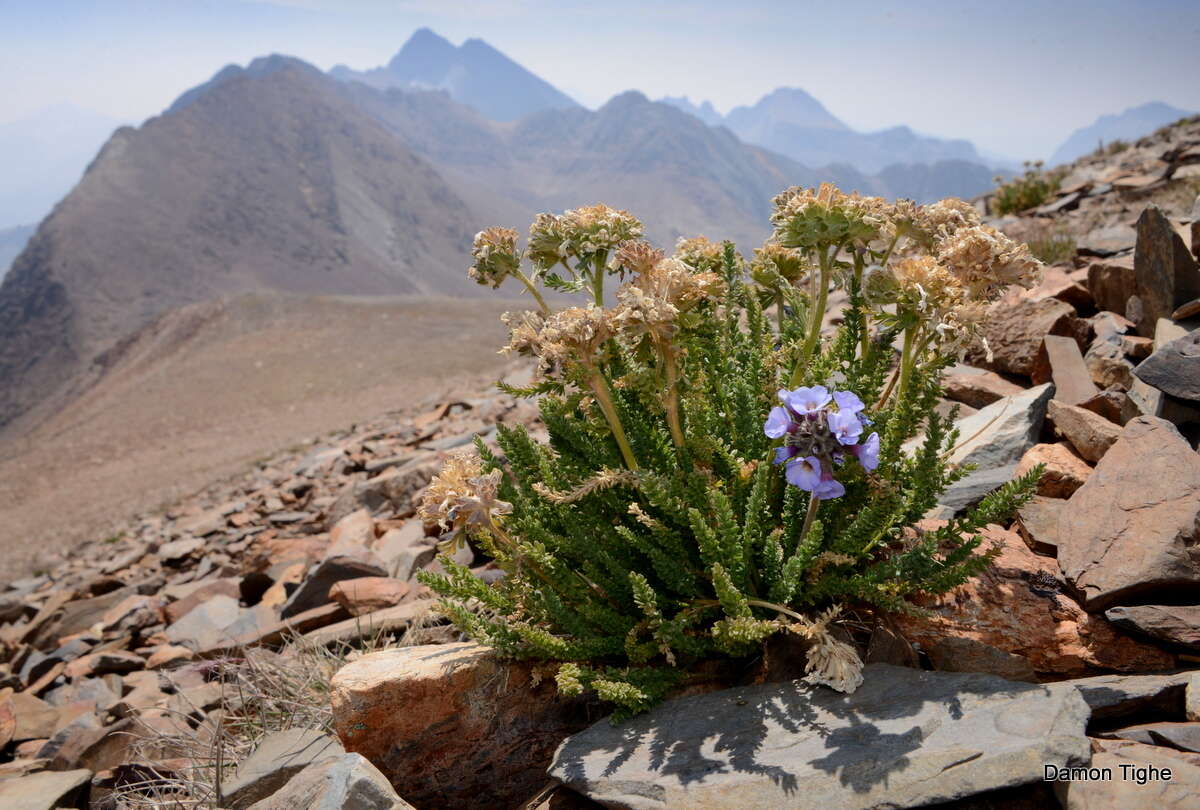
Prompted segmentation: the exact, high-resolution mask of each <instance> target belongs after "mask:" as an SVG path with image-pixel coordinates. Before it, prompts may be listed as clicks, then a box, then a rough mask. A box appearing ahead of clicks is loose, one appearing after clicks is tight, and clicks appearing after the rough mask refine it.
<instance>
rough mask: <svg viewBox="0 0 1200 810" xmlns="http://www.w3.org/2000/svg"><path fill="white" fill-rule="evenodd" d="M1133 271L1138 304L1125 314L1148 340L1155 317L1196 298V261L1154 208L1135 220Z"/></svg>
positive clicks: (1199, 291) (1199, 280) (1199, 287)
mask: <svg viewBox="0 0 1200 810" xmlns="http://www.w3.org/2000/svg"><path fill="white" fill-rule="evenodd" d="M1133 270H1134V278H1135V283H1136V292H1137V294H1136V301H1137V302H1138V305H1137V306H1133V307H1127V308H1126V312H1125V314H1126V316H1127V317H1129V319H1130V320H1131V321H1133V322H1134V323H1135V324H1136V325H1137V330H1138V334H1140V335H1143V336H1145V337H1152V336H1153V335H1154V329H1155V325H1156V324H1157V323H1158V319H1159V318H1169V317H1170V316H1171V313H1173V312H1174V311H1175V308H1176V307H1178V306H1179V305H1181V304H1185V303H1187V302H1188V301H1190V300H1192V299H1194V298H1197V297H1200V271H1198V270H1197V267H1196V260H1195V259H1193V258H1192V256H1191V254H1190V253H1189V252H1188V249H1187V246H1186V245H1185V244H1184V243H1183V240H1182V239H1181V238H1180V237H1179V234H1177V233H1176V232H1175V228H1174V227H1173V226H1172V225H1171V221H1170V220H1169V219H1167V218H1166V217H1165V216H1164V215H1163V213H1162V211H1161V210H1159V208H1158V206H1156V205H1149V206H1147V207H1146V209H1145V210H1144V211H1142V214H1141V216H1140V217H1138V221H1137V245H1136V248H1135V250H1134V255H1133ZM1135 315H1136V316H1137V317H1134V316H1135Z"/></svg>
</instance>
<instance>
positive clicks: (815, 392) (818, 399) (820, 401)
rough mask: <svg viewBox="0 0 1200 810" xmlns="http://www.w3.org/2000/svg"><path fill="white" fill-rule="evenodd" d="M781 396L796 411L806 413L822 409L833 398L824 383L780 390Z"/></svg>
mask: <svg viewBox="0 0 1200 810" xmlns="http://www.w3.org/2000/svg"><path fill="white" fill-rule="evenodd" d="M779 398H780V399H782V400H783V401H784V402H785V403H787V406H788V407H789V408H791V409H792V410H793V411H795V412H796V413H798V414H805V415H807V414H811V413H816V412H817V411H820V410H822V409H823V408H824V407H825V406H826V405H828V404H829V402H830V400H831V399H832V397H830V396H829V389H827V388H826V387H825V386H823V385H814V386H813V387H812V388H803V387H802V388H797V389H796V390H795V391H780V392H779Z"/></svg>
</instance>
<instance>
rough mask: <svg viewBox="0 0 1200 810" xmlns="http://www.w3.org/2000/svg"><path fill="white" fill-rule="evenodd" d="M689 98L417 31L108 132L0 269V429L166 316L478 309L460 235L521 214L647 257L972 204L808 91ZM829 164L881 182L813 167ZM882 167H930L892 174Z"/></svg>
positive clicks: (938, 164)
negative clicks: (240, 306)
mask: <svg viewBox="0 0 1200 810" xmlns="http://www.w3.org/2000/svg"><path fill="white" fill-rule="evenodd" d="M685 102H686V100H684V101H683V102H681V101H680V100H678V99H675V100H672V103H658V102H652V101H650V100H648V99H647V98H646V97H645V96H644V95H642V94H641V93H638V92H627V93H623V94H620V95H618V96H616V97H614V98H613V99H611V100H610V101H609V102H608V103H607V104H605V105H603V106H602V107H601V108H600V109H598V110H594V111H593V110H589V109H586V108H584V107H581V106H579V105H578V104H575V103H574V102H573V101H572V100H571V99H569V98H568V97H567V96H565V95H564V94H562V93H560V92H559V91H557V90H555V89H554V88H553V87H552V86H551V85H549V84H548V83H546V82H545V81H543V80H542V79H540V78H538V77H537V76H534V75H533V74H532V73H529V72H528V71H526V70H525V69H524V68H522V67H521V66H520V65H517V64H516V63H515V62H512V61H511V60H509V59H508V58H507V57H505V56H504V55H503V54H501V53H499V52H498V51H496V50H495V49H493V48H491V47H490V46H488V45H487V44H486V43H483V42H481V41H478V40H469V41H468V42H466V43H464V44H463V45H462V46H461V47H455V46H453V45H451V44H450V43H449V42H447V41H446V40H444V39H442V38H441V37H438V36H437V35H436V34H433V33H432V32H429V31H426V30H423V31H419V32H417V33H416V34H415V35H414V36H413V37H412V39H411V40H410V41H409V42H408V43H406V44H405V46H404V47H403V48H402V49H401V51H400V52H399V53H398V54H397V56H396V57H395V58H394V59H393V60H392V61H391V62H390V63H389V64H388V65H387V66H386V67H383V68H378V69H375V70H369V71H365V72H355V71H351V70H350V69H349V68H341V67H339V68H335V69H334V70H333V71H331V72H330V73H329V74H326V73H322V72H321V71H319V70H317V69H316V68H314V67H312V66H311V65H309V64H307V63H305V62H303V61H301V60H299V59H295V58H291V57H284V56H271V57H264V58H260V59H257V60H254V61H253V62H252V63H251V64H250V65H248V66H247V67H244V68H242V67H237V66H229V67H226V68H224V69H222V70H220V71H218V72H217V73H216V74H215V75H214V77H213V78H212V79H211V80H209V81H208V82H205V83H204V84H201V85H199V86H197V87H195V88H193V89H191V90H188V91H187V92H185V93H183V94H182V95H181V96H180V97H179V98H178V99H177V100H176V101H175V102H174V103H173V104H172V105H171V106H170V107H169V108H168V109H167V110H166V111H165V112H164V113H163V114H162V115H160V116H157V117H155V118H151V119H149V120H148V121H146V122H145V123H144V124H143V125H142V126H140V127H137V128H133V127H122V128H121V129H119V130H117V131H116V132H115V133H113V135H112V137H111V138H110V139H109V140H108V142H107V143H106V144H105V145H104V147H103V148H102V149H101V150H100V152H99V154H98V155H96V156H95V159H94V160H92V161H91V164H90V166H89V167H88V169H87V171H86V173H85V174H84V175H83V177H82V179H81V180H80V181H79V183H78V185H76V186H75V188H74V189H73V190H72V191H71V192H70V193H69V194H67V195H66V197H65V199H63V200H62V202H61V203H60V204H59V205H57V206H56V207H55V209H54V210H53V212H52V213H51V214H50V216H48V217H46V219H45V220H43V221H42V222H41V224H40V225H39V226H38V228H37V230H36V232H35V233H34V234H33V236H32V237H31V238H30V239H29V242H28V245H27V246H26V248H25V249H24V250H23V252H21V253H20V255H19V256H17V257H16V259H15V260H14V261H13V263H12V267H11V270H10V271H9V273H8V275H7V277H5V278H4V280H3V283H2V284H0V431H5V430H6V429H11V428H12V427H13V425H14V424H16V420H17V419H18V417H22V415H25V416H26V417H27V418H24V422H23V423H24V424H27V425H28V424H34V423H36V422H37V420H38V419H39V418H41V417H39V416H38V413H41V414H46V413H50V412H52V411H53V410H54V409H55V408H57V407H59V406H61V405H62V404H63V403H66V402H69V401H70V400H71V399H72V398H73V397H76V396H77V395H78V394H79V393H80V392H81V391H85V390H87V389H88V388H89V386H92V385H93V384H95V383H96V382H97V381H98V380H102V379H103V378H104V375H105V374H106V373H108V370H110V369H111V368H113V367H114V364H117V363H119V362H120V360H121V357H122V353H123V352H124V351H126V350H127V349H128V347H129V346H131V345H135V344H136V343H137V341H138V340H139V330H143V329H146V328H150V325H151V324H152V323H154V322H155V321H156V319H158V318H160V317H161V316H162V314H163V313H165V312H168V311H173V310H176V309H178V308H180V307H184V306H188V305H193V304H197V303H201V302H205V301H212V300H218V299H227V298H230V297H237V296H242V295H245V294H250V293H253V294H287V295H293V296H297V295H298V296H309V297H311V296H321V295H354V296H364V295H365V296H416V297H428V296H438V295H450V296H457V297H464V296H465V297H470V296H478V295H482V294H485V293H486V291H485V290H483V289H481V288H479V287H477V286H475V285H473V284H471V283H469V282H468V281H467V279H466V278H465V267H466V266H467V264H469V256H468V252H469V249H470V243H471V236H472V234H473V233H474V232H476V231H477V230H479V229H480V228H482V227H484V226H486V225H490V224H503V225H510V226H515V227H518V228H523V227H524V226H525V225H526V224H527V223H528V222H529V221H530V219H531V217H532V216H533V214H534V213H536V212H538V211H544V210H562V209H564V208H568V207H574V206H578V205H585V204H590V203H594V202H596V201H604V202H606V203H608V204H610V205H613V206H618V207H622V208H627V209H629V210H631V211H634V212H635V213H637V214H638V215H639V216H641V217H642V218H643V219H644V221H645V222H646V226H647V234H648V236H649V237H650V238H651V239H652V240H653V241H655V242H657V243H659V244H661V245H664V246H669V245H671V244H672V243H673V242H674V241H675V240H676V239H677V238H679V237H681V236H693V235H696V234H706V235H709V236H711V237H714V238H732V239H734V240H736V241H737V242H738V243H739V245H740V246H741V247H742V249H743V250H746V251H748V250H750V249H751V248H753V247H754V246H755V245H756V244H758V243H759V242H760V241H761V240H762V239H763V238H765V237H766V236H767V234H768V227H767V219H768V214H769V211H770V199H771V197H772V196H773V195H774V194H776V193H778V192H779V191H780V190H782V189H784V188H786V187H788V186H790V185H797V184H799V185H815V184H817V183H820V182H822V181H826V180H828V181H832V182H834V183H836V184H838V185H839V186H841V187H842V188H845V189H848V190H851V189H853V190H859V191H862V192H864V193H871V194H880V195H885V196H909V197H913V198H916V199H918V200H928V199H933V198H938V197H942V196H947V195H954V196H961V197H969V196H973V195H974V194H977V193H979V192H980V191H982V190H984V189H986V188H988V187H990V185H991V176H992V170H991V169H989V168H987V167H986V166H984V165H983V164H982V163H981V162H975V161H976V160H978V155H977V154H976V153H975V151H974V149H973V147H971V145H970V144H969V143H966V142H964V141H946V140H940V139H935V138H924V137H923V136H918V135H915V134H914V133H912V132H911V131H909V130H907V129H906V128H897V129H893V130H887V131H884V132H881V133H870V134H862V133H856V132H854V131H853V130H850V129H849V128H848V127H846V125H845V124H843V123H842V122H841V121H839V120H838V119H837V118H836V117H834V116H832V115H831V114H829V112H828V111H827V110H825V108H824V107H823V106H822V105H821V104H820V103H819V102H817V101H816V100H815V99H813V98H812V97H811V96H808V95H807V94H806V93H804V92H803V91H799V90H787V89H783V90H779V91H776V92H775V93H772V94H770V95H769V96H767V97H766V98H764V99H763V100H761V101H760V102H758V103H757V104H755V105H754V106H752V107H744V108H738V109H736V110H734V111H732V112H731V113H730V114H729V115H728V116H725V117H723V118H722V119H721V121H715V119H714V120H713V121H712V122H710V123H718V124H720V125H718V126H712V125H710V123H706V122H705V120H703V119H704V118H705V116H707V117H708V118H709V119H712V118H713V116H715V115H716V112H715V110H713V109H712V108H711V105H710V106H708V107H707V108H706V107H704V106H703V105H701V106H700V107H698V108H695V109H694V110H692V111H690V112H685V111H684V110H683V109H679V107H681V106H684V107H687V106H690V105H687V104H686V103H685ZM739 130H740V131H741V133H742V134H743V137H739V135H738V134H737V133H738V131H739ZM821 138H824V139H825V140H823V141H822V140H821ZM752 139H753V140H759V141H765V142H768V143H769V144H774V148H764V147H763V146H759V145H754V144H752V143H748V142H747V141H749V140H752ZM839 144H840V146H839ZM784 147H786V149H788V150H790V151H791V153H793V154H784V153H782V149H783V148H784ZM843 148H844V149H845V150H847V151H846V152H844V153H838V152H837V150H838V149H843ZM906 149H907V150H909V151H908V152H905V150H906ZM804 150H808V151H804ZM794 154H801V155H804V156H806V158H808V162H806V161H804V160H798V159H796V158H795V156H794ZM835 154H842V155H843V158H844V155H846V154H854V155H858V158H859V159H860V160H861V161H865V162H867V163H868V164H869V165H882V169H881V170H879V171H878V172H865V171H862V170H860V169H858V168H856V167H854V166H852V165H850V163H849V162H848V161H846V160H845V159H840V160H838V161H836V162H832V161H825V158H826V157H827V156H833V155H835ZM900 154H909V155H919V156H920V157H921V158H922V160H925V159H928V160H927V162H921V161H913V160H908V161H898V162H888V161H889V160H890V156H894V155H900ZM826 164H827V165H826ZM815 166H818V167H815ZM6 236H7V237H8V238H9V241H10V242H12V241H16V240H20V239H22V238H23V236H24V234H22V233H20V232H16V233H13V234H6ZM0 250H3V248H2V247H0ZM2 258H3V256H2V255H0V259H2ZM39 409H40V410H39ZM35 411H36V413H35ZM31 414H32V415H31Z"/></svg>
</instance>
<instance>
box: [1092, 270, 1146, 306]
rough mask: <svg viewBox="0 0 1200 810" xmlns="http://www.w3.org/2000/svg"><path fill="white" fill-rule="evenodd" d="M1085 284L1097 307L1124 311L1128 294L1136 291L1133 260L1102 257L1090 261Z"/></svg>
mask: <svg viewBox="0 0 1200 810" xmlns="http://www.w3.org/2000/svg"><path fill="white" fill-rule="evenodd" d="M1087 284H1088V290H1089V291H1090V292H1091V294H1092V299H1093V300H1094V301H1095V302H1096V307H1097V308H1098V309H1101V310H1109V311H1111V312H1120V313H1123V312H1125V303H1126V302H1127V301H1128V300H1129V296H1131V295H1134V294H1135V293H1136V292H1137V276H1136V275H1135V274H1134V271H1133V260H1132V259H1129V258H1124V259H1103V260H1100V261H1095V262H1092V263H1091V264H1090V265H1088V270H1087Z"/></svg>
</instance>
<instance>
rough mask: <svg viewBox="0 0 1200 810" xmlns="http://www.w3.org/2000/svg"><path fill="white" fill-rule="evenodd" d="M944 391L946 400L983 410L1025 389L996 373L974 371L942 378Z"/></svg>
mask: <svg viewBox="0 0 1200 810" xmlns="http://www.w3.org/2000/svg"><path fill="white" fill-rule="evenodd" d="M942 390H943V392H944V393H945V395H946V399H952V400H954V401H955V402H961V403H963V404H964V405H970V406H971V407H972V408H983V407H985V406H987V405H991V404H992V403H993V402H995V401H996V400H999V399H1003V398H1004V397H1007V396H1010V395H1012V394H1020V393H1021V392H1022V391H1024V390H1025V389H1023V388H1022V387H1021V386H1019V385H1017V384H1016V383H1012V382H1009V381H1008V380H1006V379H1004V378H1003V377H1001V376H1000V375H999V374H997V373H996V372H994V371H987V370H985V369H972V370H971V371H961V372H958V373H952V374H947V375H946V376H945V377H943V378H942Z"/></svg>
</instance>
